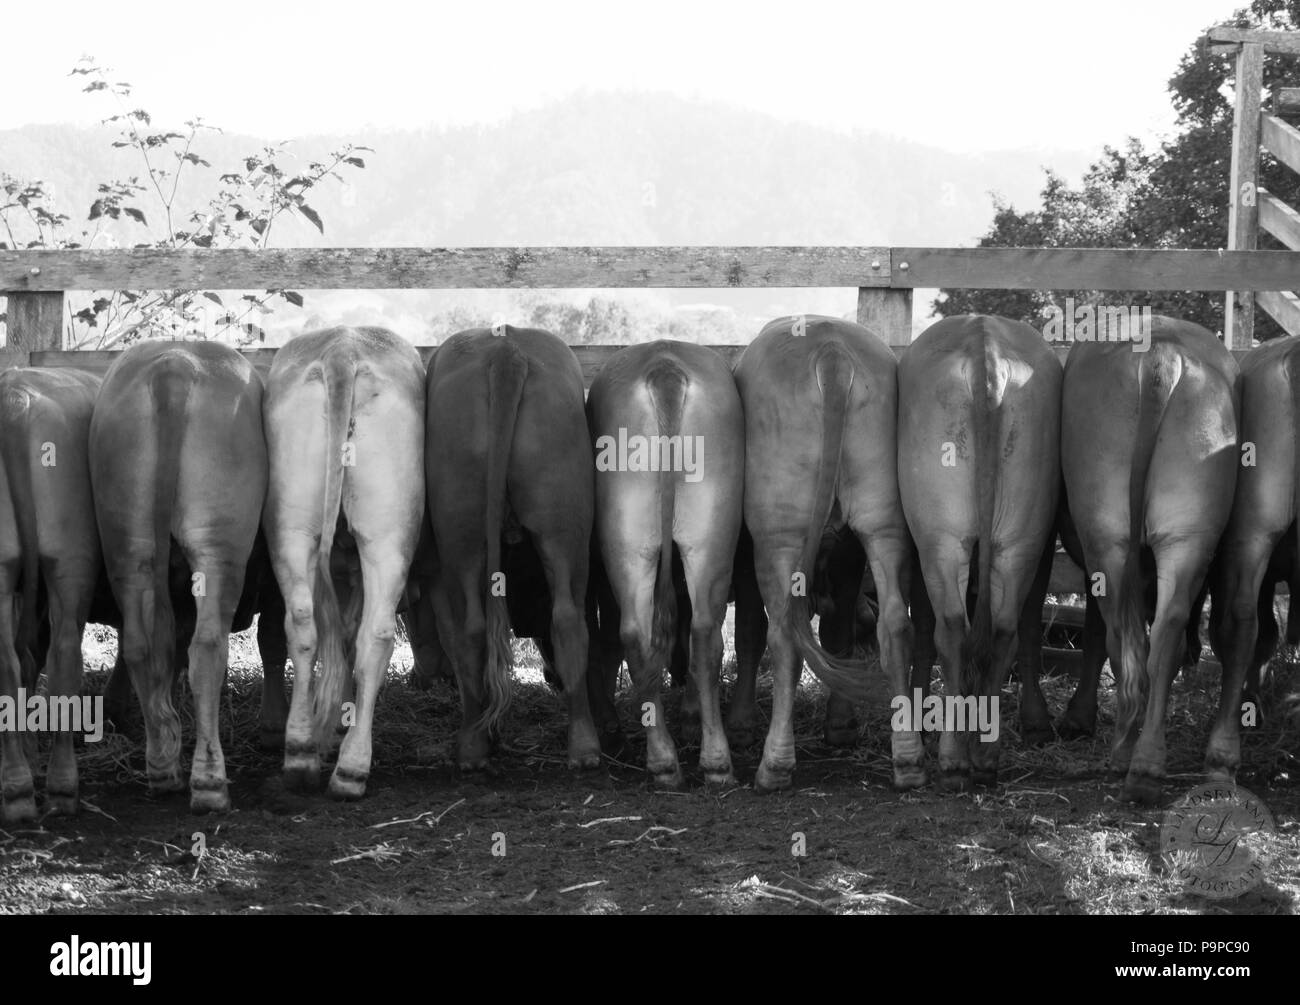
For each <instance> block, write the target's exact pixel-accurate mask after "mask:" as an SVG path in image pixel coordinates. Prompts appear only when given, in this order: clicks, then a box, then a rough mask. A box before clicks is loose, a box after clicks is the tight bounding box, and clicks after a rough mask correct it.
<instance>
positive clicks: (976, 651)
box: [961, 340, 999, 695]
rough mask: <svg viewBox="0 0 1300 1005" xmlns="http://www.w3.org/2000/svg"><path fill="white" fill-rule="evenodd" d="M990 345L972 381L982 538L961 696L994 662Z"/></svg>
mask: <svg viewBox="0 0 1300 1005" xmlns="http://www.w3.org/2000/svg"><path fill="white" fill-rule="evenodd" d="M990 349H991V345H990V343H989V342H988V341H987V340H982V344H981V346H980V350H979V351H978V352H976V353H975V359H974V363H975V371H974V373H973V374H972V377H971V432H972V436H973V439H974V446H975V514H976V526H977V532H978V534H979V537H978V539H977V540H978V544H977V545H976V550H977V552H978V554H977V555H976V562H977V563H978V568H977V570H976V577H977V578H976V583H977V590H978V593H977V595H976V597H975V620H974V622H973V623H972V624H971V628H970V631H969V632H967V633H966V637H965V638H964V639H963V640H962V657H961V675H962V693H963V694H968V695H969V694H979V693H980V691H981V688H982V687H983V686H984V682H985V680H986V679H987V678H988V673H989V668H990V666H991V665H992V662H993V595H992V589H991V588H990V582H991V580H992V575H993V515H994V510H995V505H996V495H997V477H998V453H999V451H998V445H997V443H996V434H997V429H996V426H995V421H994V420H995V418H996V415H995V410H996V408H997V405H996V404H995V402H996V399H997V391H996V388H995V387H994V382H995V381H996V379H997V374H996V371H995V367H994V361H993V360H992V359H990V357H989V352H990Z"/></svg>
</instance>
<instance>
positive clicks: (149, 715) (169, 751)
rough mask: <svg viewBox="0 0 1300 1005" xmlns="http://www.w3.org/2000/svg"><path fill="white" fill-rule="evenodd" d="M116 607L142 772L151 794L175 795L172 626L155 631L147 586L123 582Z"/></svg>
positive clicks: (177, 740) (177, 751)
mask: <svg viewBox="0 0 1300 1005" xmlns="http://www.w3.org/2000/svg"><path fill="white" fill-rule="evenodd" d="M117 593H118V596H119V597H120V598H121V601H120V606H121V608H122V659H123V660H124V661H125V663H126V669H127V673H129V674H130V676H131V684H132V686H133V687H134V688H135V693H136V695H137V697H138V698H139V699H140V708H141V711H142V713H143V715H144V741H145V772H146V774H147V776H148V779H149V788H150V789H152V790H153V791H154V792H180V791H183V790H184V788H185V781H184V779H183V778H182V776H181V723H180V718H179V717H178V716H177V715H176V708H175V706H174V705H173V704H172V679H173V677H174V671H173V663H174V662H175V656H176V653H175V628H174V625H173V626H172V631H171V632H166V631H156V629H157V628H158V627H159V626H158V625H157V624H156V622H155V616H156V605H157V604H158V600H157V599H156V598H155V597H154V596H153V590H152V588H144V587H141V586H139V585H138V584H134V583H132V584H128V585H126V586H125V588H123V589H120V590H118V591H117Z"/></svg>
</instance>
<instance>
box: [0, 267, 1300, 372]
mask: <svg viewBox="0 0 1300 1005" xmlns="http://www.w3.org/2000/svg"><path fill="white" fill-rule="evenodd" d="M1296 286H1300V251H1256V250H1234V251H1201V250H1196V251H1184V250H1156V251H1148V250H1133V249H1077V248H883V247H604V248H587V247H583V248H323V249H320V248H303V249H289V250H276V251H246V250H214V251H201V250H184V251H177V250H156V249H134V250H78V251H63V250H32V251H0V292H3V294H4V295H5V296H6V297H7V300H8V333H9V334H8V342H7V344H6V346H5V347H4V349H3V358H0V365H24V364H28V363H34V362H40V363H41V364H43V365H60V364H62V365H68V364H71V365H79V366H92V367H100V366H103V365H105V364H104V362H103V360H104V358H105V357H103V356H98V357H97V355H96V354H94V353H84V352H82V353H76V354H67V355H70V356H71V357H72V358H65V354H62V353H60V352H59V350H60V349H61V348H62V332H63V319H64V294H65V293H66V292H68V291H73V290H112V289H133V290H157V289H195V290H231V289H266V288H291V289H303V290H329V289H366V290H392V289H424V290H429V289H443V290H452V289H456V290H463V289H521V288H527V289H574V288H700V289H752V288H779V287H804V288H807V287H851V288H856V289H857V291H858V302H857V318H858V321H859V322H861V323H862V324H864V325H866V326H867V327H868V328H871V329H873V330H874V331H876V332H877V333H878V334H879V335H881V337H883V338H884V339H885V340H886V341H887V342H889V344H890V345H892V346H895V347H896V348H901V347H903V346H905V345H907V343H908V342H909V341H910V339H911V332H912V291H913V290H914V289H916V288H918V287H922V288H931V287H949V288H966V289H1013V290H1023V289H1069V290H1076V289H1094V290H1115V291H1133V290H1209V291H1245V292H1248V293H1261V294H1276V295H1278V296H1280V295H1281V294H1280V293H1279V291H1286V290H1290V289H1292V288H1293V287H1296ZM1239 331H1240V329H1239ZM1248 345H1249V343H1247V346H1248ZM1232 347H1233V348H1234V349H1241V348H1245V346H1240V345H1233V346H1232ZM617 348H618V347H616V346H614V347H608V346H580V347H575V350H576V351H577V352H578V353H579V356H580V358H582V359H583V361H584V365H585V366H586V367H587V368H588V369H589V370H591V369H593V368H598V367H599V365H600V363H601V362H603V359H604V358H605V357H607V356H608V354H609V353H610V352H613V351H615V350H616V349H617ZM261 351H262V350H254V352H261ZM737 351H738V349H737V348H735V347H726V348H725V349H724V352H727V353H730V354H734V353H735V352H737ZM33 354H35V355H33Z"/></svg>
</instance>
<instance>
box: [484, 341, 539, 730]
mask: <svg viewBox="0 0 1300 1005" xmlns="http://www.w3.org/2000/svg"><path fill="white" fill-rule="evenodd" d="M527 377H528V358H527V357H526V356H525V355H524V354H523V353H522V352H521V351H520V350H519V348H518V346H516V345H515V344H514V343H513V342H511V341H510V340H509V337H508V336H502V337H500V338H499V339H497V350H496V352H495V353H493V354H492V357H491V359H489V360H488V365H487V380H488V430H489V433H488V445H487V520H486V521H485V527H486V532H487V574H488V590H487V597H486V600H485V607H486V615H487V674H486V680H485V684H486V685H487V705H486V707H485V708H484V710H483V715H482V716H481V717H480V719H479V721H478V725H479V726H480V727H481V728H483V729H486V730H487V731H488V732H489V733H494V734H495V733H497V732H498V731H499V730H500V726H501V721H502V719H504V718H505V714H506V709H508V708H509V707H510V683H511V673H512V672H513V669H514V649H513V647H512V646H511V642H510V610H509V607H508V606H507V601H506V598H505V596H504V593H503V591H500V590H497V589H495V585H496V584H495V583H494V582H493V580H494V578H495V577H496V575H497V574H498V573H501V574H503V575H504V571H505V570H503V569H502V568H501V528H502V525H503V524H504V523H505V516H506V476H507V474H508V472H509V469H510V447H511V444H513V443H514V438H515V421H516V419H517V418H518V415H519V402H520V400H521V399H522V398H523V396H524V381H525V380H526V379H527ZM505 588H506V589H507V590H508V589H509V588H510V584H509V583H507V584H505Z"/></svg>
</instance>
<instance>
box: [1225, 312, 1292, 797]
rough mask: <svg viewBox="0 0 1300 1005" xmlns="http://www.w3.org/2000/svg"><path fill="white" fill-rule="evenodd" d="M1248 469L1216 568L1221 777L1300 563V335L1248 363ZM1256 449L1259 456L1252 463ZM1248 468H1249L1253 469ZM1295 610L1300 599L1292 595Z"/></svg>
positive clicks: (1230, 769) (1237, 754) (1232, 762)
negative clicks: (1276, 605)
mask: <svg viewBox="0 0 1300 1005" xmlns="http://www.w3.org/2000/svg"><path fill="white" fill-rule="evenodd" d="M1240 408H1241V411H1240V417H1241V427H1240V434H1241V443H1242V449H1243V456H1242V463H1241V464H1240V466H1239V467H1240V469H1239V470H1238V471H1237V485H1236V492H1235V494H1234V496H1233V499H1232V509H1231V512H1230V514H1229V517H1228V523H1227V527H1226V529H1225V531H1224V534H1223V538H1222V541H1221V542H1220V545H1219V554H1218V556H1217V558H1216V560H1215V563H1214V566H1213V574H1212V577H1211V578H1212V580H1213V583H1214V594H1213V596H1214V602H1213V603H1212V605H1211V619H1210V642H1211V645H1212V646H1213V648H1214V650H1215V652H1216V653H1217V654H1218V656H1219V659H1220V661H1221V662H1222V664H1223V681H1222V688H1221V697H1220V701H1219V711H1218V715H1217V716H1216V717H1215V720H1214V726H1213V728H1212V729H1211V732H1210V741H1209V746H1208V748H1207V750H1206V755H1205V767H1206V771H1207V772H1208V773H1209V775H1210V776H1211V777H1213V778H1224V779H1231V778H1232V777H1234V776H1235V774H1236V771H1237V768H1238V767H1239V766H1240V764H1241V737H1240V729H1241V719H1242V697H1243V693H1249V694H1250V696H1251V698H1252V700H1253V701H1255V702H1256V703H1258V700H1259V674H1260V670H1261V667H1262V665H1263V664H1264V663H1265V662H1267V661H1268V659H1269V657H1271V656H1272V652H1273V648H1274V646H1275V645H1276V643H1277V624H1276V622H1275V621H1274V616H1273V586H1274V583H1275V582H1277V581H1278V580H1279V579H1290V578H1292V575H1291V574H1292V571H1293V569H1294V568H1295V567H1296V565H1297V555H1296V516H1297V497H1298V496H1297V494H1298V493H1300V336H1296V335H1292V336H1290V337H1289V338H1280V339H1274V340H1272V341H1269V342H1266V343H1264V344H1263V345H1261V346H1258V347H1257V348H1255V349H1252V350H1251V351H1250V352H1249V353H1247V354H1246V356H1245V358H1244V359H1243V360H1242V361H1241V402H1240ZM1247 449H1249V450H1250V452H1251V454H1252V455H1253V456H1251V457H1249V458H1247V457H1246V456H1245V451H1246V450H1247ZM1247 460H1249V463H1247ZM1291 603H1292V610H1294V605H1295V593H1292V600H1291Z"/></svg>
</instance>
